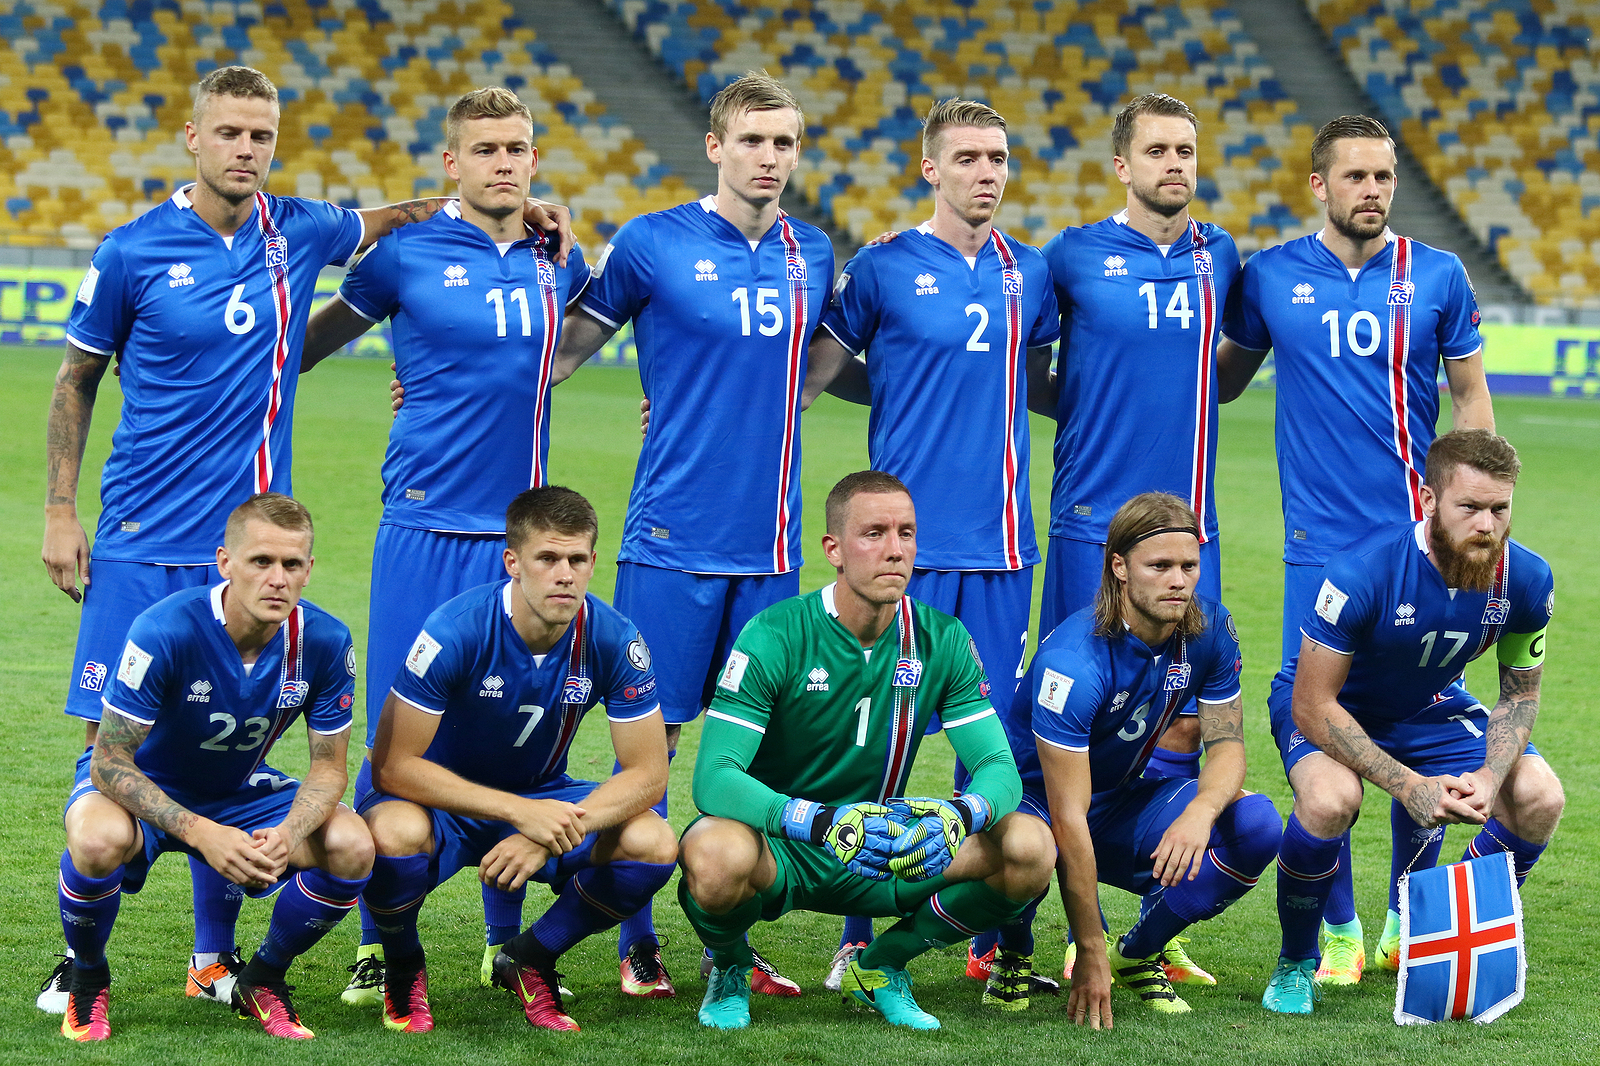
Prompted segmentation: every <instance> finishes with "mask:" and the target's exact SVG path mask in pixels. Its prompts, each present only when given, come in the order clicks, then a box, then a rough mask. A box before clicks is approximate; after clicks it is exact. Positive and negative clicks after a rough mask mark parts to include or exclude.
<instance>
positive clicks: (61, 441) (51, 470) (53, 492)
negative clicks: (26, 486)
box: [45, 343, 111, 506]
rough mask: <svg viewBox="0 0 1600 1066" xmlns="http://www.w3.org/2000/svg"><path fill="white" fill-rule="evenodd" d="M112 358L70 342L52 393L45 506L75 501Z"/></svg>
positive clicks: (47, 443)
mask: <svg viewBox="0 0 1600 1066" xmlns="http://www.w3.org/2000/svg"><path fill="white" fill-rule="evenodd" d="M110 363H111V360H109V359H107V358H106V357H105V356H102V355H95V354H94V353H93V352H86V351H84V350H83V349H82V348H79V347H78V346H77V345H76V344H71V343H69V344H68V345H67V354H66V358H65V359H63V360H62V361H61V369H60V371H58V372H57V373H56V385H55V391H54V392H53V393H52V394H51V396H50V417H49V421H48V423H47V428H46V430H45V455H46V469H45V486H46V488H45V505H46V506H51V505H55V504H75V503H76V502H77V500H78V471H79V468H80V467H81V466H82V465H83V448H84V443H85V442H86V441H87V440H88V439H89V419H90V417H91V416H92V415H93V414H94V401H95V396H96V394H97V393H98V392H99V390H100V379H101V378H102V377H103V376H104V375H105V372H106V367H107V366H109V365H110Z"/></svg>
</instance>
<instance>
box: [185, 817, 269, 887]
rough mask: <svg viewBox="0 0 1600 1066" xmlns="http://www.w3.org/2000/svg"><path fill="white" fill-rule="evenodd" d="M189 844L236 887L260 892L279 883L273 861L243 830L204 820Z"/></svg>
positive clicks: (189, 839) (192, 831)
mask: <svg viewBox="0 0 1600 1066" xmlns="http://www.w3.org/2000/svg"><path fill="white" fill-rule="evenodd" d="M185 843H187V844H189V845H190V846H192V847H193V848H194V849H195V850H197V851H198V852H200V857H201V858H203V859H205V861H206V865H207V866H210V867H211V868H212V869H213V870H215V871H217V873H219V874H221V875H222V876H223V877H225V878H227V879H228V880H229V881H231V882H233V883H234V884H236V885H242V886H244V887H245V888H249V889H256V890H260V889H264V888H269V887H271V885H272V884H273V883H274V882H275V881H277V880H278V877H277V873H276V872H275V869H274V866H273V863H272V861H271V860H270V859H269V858H268V857H267V856H266V855H265V854H264V853H263V851H262V849H261V848H259V847H257V846H256V842H255V840H253V839H252V838H251V837H250V835H249V834H247V833H245V832H243V831H242V830H238V829H234V828H233V827H231V826H226V825H219V824H218V823H216V822H213V821H211V820H209V819H202V820H200V821H198V822H196V823H195V825H194V827H193V828H192V829H191V830H190V832H189V835H188V839H187V840H186V841H185Z"/></svg>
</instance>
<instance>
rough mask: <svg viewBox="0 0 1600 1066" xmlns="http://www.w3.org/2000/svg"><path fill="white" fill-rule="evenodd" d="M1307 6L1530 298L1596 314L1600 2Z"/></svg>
mask: <svg viewBox="0 0 1600 1066" xmlns="http://www.w3.org/2000/svg"><path fill="white" fill-rule="evenodd" d="M1308 3H1309V6H1310V9H1311V10H1312V12H1313V14H1314V15H1315V16H1316V17H1317V19H1318V20H1319V21H1320V22H1321V24H1322V27H1323V29H1324V31H1325V32H1326V33H1327V35H1328V37H1329V39H1330V40H1332V41H1333V42H1334V44H1335V45H1336V46H1337V47H1338V48H1339V49H1340V51H1341V52H1342V53H1343V56H1344V59H1345V62H1346V63H1347V64H1348V66H1349V68H1350V70H1351V72H1352V73H1353V74H1354V75H1355V76H1356V79H1357V80H1358V81H1359V82H1360V83H1361V84H1362V86H1363V87H1364V88H1365V89H1366V91H1367V93H1368V95H1369V96H1371V97H1372V99H1373V100H1374V101H1375V102H1376V103H1377V105H1378V107H1379V108H1380V110H1381V112H1382V114H1383V116H1384V118H1385V120H1386V122H1387V123H1388V124H1389V125H1390V128H1391V129H1392V130H1396V131H1398V134H1397V135H1398V136H1400V137H1403V138H1404V140H1405V141H1406V143H1407V144H1408V145H1409V146H1410V148H1411V150H1412V152H1413V153H1414V154H1415V155H1416V156H1417V157H1418V158H1419V159H1420V160H1421V161H1422V163H1423V165H1424V166H1425V167H1426V168H1427V171H1428V173H1429V175H1430V176H1431V177H1432V179H1433V181H1434V183H1435V184H1436V185H1437V186H1439V187H1440V188H1442V189H1443V190H1445V193H1446V195H1448V196H1449V198H1450V200H1451V202H1452V203H1453V204H1454V205H1455V208H1456V210H1457V211H1458V212H1459V213H1460V214H1461V216H1462V217H1463V218H1464V219H1466V221H1467V222H1468V224H1469V225H1471V226H1472V228H1473V230H1474V231H1475V232H1476V233H1477V235H1478V237H1479V238H1480V239H1481V240H1483V241H1484V242H1485V243H1486V244H1487V245H1488V246H1489V248H1490V250H1491V251H1492V252H1494V254H1495V255H1496V256H1497V257H1498V258H1499V260H1500V262H1501V263H1502V264H1503V265H1504V266H1505V267H1506V269H1507V270H1508V271H1510V273H1511V274H1512V276H1513V277H1515V278H1516V279H1517V281H1518V282H1520V283H1521V284H1522V285H1523V286H1524V287H1525V288H1526V289H1527V290H1528V291H1529V292H1530V293H1532V295H1533V297H1534V299H1535V300H1536V301H1537V302H1539V303H1541V304H1547V305H1555V306H1558V307H1567V308H1586V309H1596V308H1600V140H1597V134H1600V59H1597V58H1596V55H1595V53H1594V52H1593V51H1592V45H1591V42H1592V41H1593V40H1594V38H1595V34H1596V31H1600V7H1597V6H1596V5H1595V4H1594V3H1593V2H1592V0H1433V2H1422V3H1418V2H1415V0H1379V2H1373V0H1308Z"/></svg>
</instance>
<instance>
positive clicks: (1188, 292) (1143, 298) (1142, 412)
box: [1044, 211, 1239, 544]
mask: <svg viewBox="0 0 1600 1066" xmlns="http://www.w3.org/2000/svg"><path fill="white" fill-rule="evenodd" d="M1044 257H1045V260H1046V261H1047V262H1048V263H1049V264H1050V273H1051V275H1052V276H1053V277H1054V279H1055V286H1056V300H1057V302H1058V303H1059V304H1060V306H1061V354H1060V356H1059V357H1058V359H1057V364H1056V366H1057V370H1056V375H1057V378H1058V380H1059V382H1060V388H1061V396H1060V400H1059V402H1058V404H1057V408H1056V423H1057V425H1056V442H1055V463H1056V469H1055V479H1054V481H1053V482H1052V484H1051V487H1050V535H1051V536H1052V537H1070V538H1072V539H1073V540H1084V541H1091V542H1094V543H1099V544H1103V543H1105V539H1106V530H1107V529H1108V528H1109V527H1110V525H1111V516H1112V515H1114V514H1116V513H1117V508H1119V507H1121V506H1122V505H1123V504H1124V503H1126V502H1127V501H1128V500H1129V499H1131V498H1132V497H1134V496H1137V495H1138V494H1139V493H1141V492H1170V493H1172V494H1173V495H1175V496H1178V497H1181V498H1182V499H1185V500H1187V501H1189V504H1190V506H1191V507H1193V508H1194V509H1195V513H1196V514H1197V515H1198V516H1199V518H1200V530H1201V532H1202V533H1203V534H1204V537H1205V539H1207V540H1210V539H1211V538H1212V537H1215V536H1216V535H1217V513H1216V502H1215V497H1214V494H1213V492H1212V481H1213V477H1214V472H1215V467H1216V458H1217V368H1216V347H1217V340H1218V337H1219V333H1220V327H1221V322H1222V311H1223V307H1224V305H1225V304H1226V302H1227V299H1228V294H1229V292H1230V291H1231V290H1232V288H1233V285H1234V281H1235V279H1236V278H1237V277H1238V275H1239V250H1238V248H1237V247H1235V245H1234V243H1233V238H1232V237H1230V236H1228V234H1227V233H1226V232H1224V231H1223V230H1222V229H1220V228H1219V227H1217V226H1213V225H1212V224H1211V223H1209V222H1190V224H1189V230H1188V232H1186V233H1184V234H1183V235H1182V236H1180V237H1179V238H1178V240H1177V241H1176V242H1175V243H1174V244H1172V245H1171V246H1170V247H1169V248H1168V249H1167V254H1165V255H1162V254H1161V249H1160V248H1158V247H1157V246H1156V245H1155V243H1154V242H1153V241H1151V240H1150V238H1149V237H1146V236H1145V235H1144V234H1142V233H1140V232H1139V231H1138V230H1136V229H1134V228H1133V227H1131V226H1129V225H1128V224H1127V212H1126V211H1123V212H1120V213H1118V214H1116V215H1113V216H1112V217H1111V218H1108V219H1104V220H1102V221H1100V222H1096V223H1095V224H1094V225H1092V226H1083V227H1080V228H1074V229H1065V230H1062V231H1061V232H1060V233H1058V234H1056V235H1055V236H1054V237H1053V238H1051V240H1050V243H1049V244H1047V245H1045V246H1044Z"/></svg>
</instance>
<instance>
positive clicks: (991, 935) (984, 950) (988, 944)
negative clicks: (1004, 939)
mask: <svg viewBox="0 0 1600 1066" xmlns="http://www.w3.org/2000/svg"><path fill="white" fill-rule="evenodd" d="M999 944H1000V930H999V929H985V930H984V931H983V932H981V933H979V934H978V935H977V936H975V937H973V938H972V957H973V958H975V959H981V958H983V957H984V956H985V955H987V954H989V952H991V951H993V950H994V949H995V948H996V947H998V946H999Z"/></svg>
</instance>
